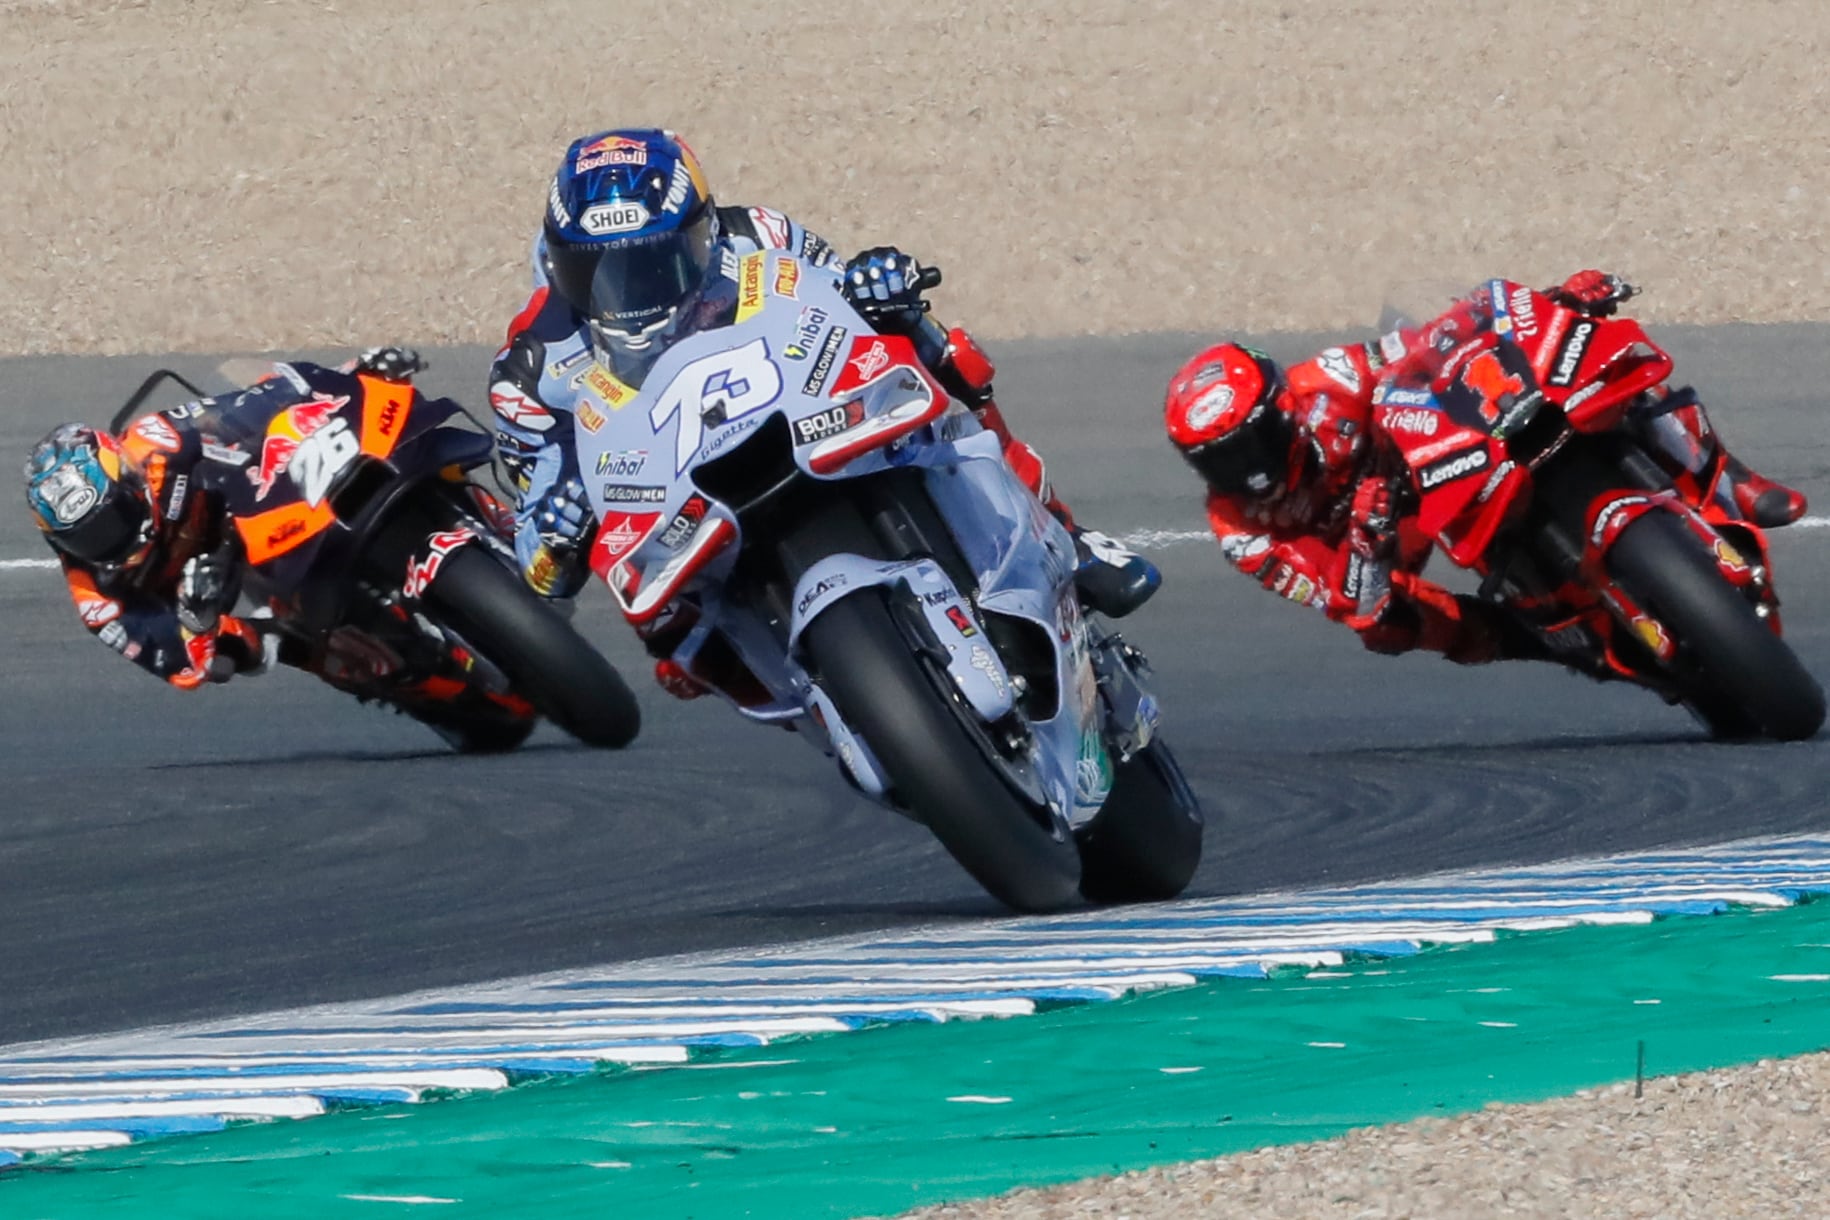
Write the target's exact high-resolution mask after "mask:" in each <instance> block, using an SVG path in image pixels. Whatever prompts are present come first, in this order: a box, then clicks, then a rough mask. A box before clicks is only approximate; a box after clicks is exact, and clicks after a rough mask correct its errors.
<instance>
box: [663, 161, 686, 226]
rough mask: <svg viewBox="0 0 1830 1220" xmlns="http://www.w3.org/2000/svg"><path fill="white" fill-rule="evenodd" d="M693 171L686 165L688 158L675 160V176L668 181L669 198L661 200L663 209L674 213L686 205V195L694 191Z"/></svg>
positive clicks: (670, 213)
mask: <svg viewBox="0 0 1830 1220" xmlns="http://www.w3.org/2000/svg"><path fill="white" fill-rule="evenodd" d="M692 189H693V171H692V170H690V169H688V168H687V166H686V158H684V157H682V158H681V159H680V160H678V161H675V162H674V174H673V177H672V178H670V179H669V180H668V183H667V198H666V199H663V200H662V201H661V210H662V211H663V212H666V213H668V214H669V215H672V214H673V213H675V212H678V211H679V210H680V209H681V208H683V207H685V206H686V197H687V196H688V195H690V194H691V193H692Z"/></svg>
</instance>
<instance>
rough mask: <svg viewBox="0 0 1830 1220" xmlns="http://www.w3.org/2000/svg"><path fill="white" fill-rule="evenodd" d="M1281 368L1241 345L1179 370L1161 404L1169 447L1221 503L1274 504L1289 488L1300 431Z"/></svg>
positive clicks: (1214, 350) (1219, 348) (1221, 348)
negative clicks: (1237, 498)
mask: <svg viewBox="0 0 1830 1220" xmlns="http://www.w3.org/2000/svg"><path fill="white" fill-rule="evenodd" d="M1289 393H1290V391H1289V388H1288V387H1287V386H1286V385H1285V383H1284V373H1283V370H1282V369H1281V368H1279V367H1278V366H1277V363H1276V361H1274V360H1272V359H1271V358H1270V357H1269V356H1266V355H1265V354H1264V353H1263V352H1260V351H1257V350H1255V349H1253V348H1249V347H1244V346H1241V345H1240V344H1237V343H1220V344H1216V345H1215V346H1213V347H1210V348H1208V349H1207V350H1206V351H1204V352H1202V353H1200V354H1199V355H1197V356H1196V357H1194V359H1192V360H1190V361H1189V362H1188V363H1187V364H1185V365H1184V366H1182V369H1181V371H1180V372H1178V373H1177V374H1176V376H1175V379H1174V380H1173V381H1171V382H1170V383H1169V392H1168V395H1167V397H1166V398H1165V400H1164V403H1163V414H1164V426H1165V427H1166V428H1167V429H1168V431H1169V439H1170V441H1171V442H1172V443H1173V444H1174V445H1175V447H1176V448H1177V449H1178V450H1180V451H1181V454H1182V456H1183V457H1184V458H1186V459H1187V460H1188V464H1189V465H1191V466H1193V467H1194V468H1195V469H1196V470H1197V471H1199V472H1200V473H1201V477H1202V478H1203V479H1205V480H1207V485H1208V486H1209V487H1211V488H1212V489H1213V490H1215V491H1217V492H1220V493H1221V494H1223V495H1243V496H1251V497H1255V498H1257V497H1269V496H1271V495H1273V494H1275V493H1276V492H1277V491H1280V490H1282V489H1283V488H1284V487H1285V486H1287V484H1288V481H1289V478H1290V474H1291V469H1292V466H1293V461H1292V459H1293V455H1294V450H1295V446H1296V425H1295V422H1294V421H1293V420H1292V419H1291V417H1290V413H1289V411H1288V410H1286V407H1287V406H1288V401H1287V400H1288V398H1289Z"/></svg>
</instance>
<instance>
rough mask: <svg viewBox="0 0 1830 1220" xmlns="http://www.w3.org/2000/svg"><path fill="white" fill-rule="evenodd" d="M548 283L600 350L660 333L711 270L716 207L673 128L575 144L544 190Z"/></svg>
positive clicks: (633, 347)
mask: <svg viewBox="0 0 1830 1220" xmlns="http://www.w3.org/2000/svg"><path fill="white" fill-rule="evenodd" d="M545 234H546V242H545V245H546V262H547V272H548V275H549V278H550V279H551V282H552V284H553V288H554V290H555V291H556V292H558V293H559V295H560V296H561V297H562V298H563V299H564V300H565V302H566V303H567V304H568V305H570V306H571V307H572V309H573V310H574V311H575V312H577V313H579V314H582V315H584V317H585V319H586V322H587V324H588V325H589V327H590V330H591V336H592V343H593V346H594V347H596V348H597V349H598V350H599V352H600V354H613V353H617V352H619V351H630V352H639V351H642V350H644V349H647V348H648V347H650V346H651V345H653V344H654V343H655V341H656V340H657V339H660V338H663V337H665V336H666V335H667V334H668V333H669V331H670V329H671V327H672V326H673V325H674V324H675V323H677V322H678V321H679V319H680V318H681V317H682V316H684V315H685V314H686V313H687V311H688V309H689V307H690V306H691V305H692V304H693V303H694V302H695V301H696V300H697V299H698V297H699V295H700V294H701V293H703V292H704V290H705V287H706V284H707V283H708V281H709V280H710V279H711V278H712V277H713V275H714V273H715V271H716V268H717V259H716V253H715V252H716V248H717V246H718V241H719V237H720V234H719V229H718V210H717V207H716V206H715V205H714V204H713V202H712V196H711V191H710V189H709V188H708V187H707V186H706V184H705V174H704V172H703V171H702V170H701V169H700V168H699V159H698V158H697V157H695V156H694V155H693V151H692V149H690V148H688V147H687V146H686V144H685V142H684V141H682V140H680V139H679V138H678V137H677V136H675V135H674V134H673V133H672V132H668V131H660V130H654V129H631V130H622V131H606V132H603V133H601V134H599V135H594V136H586V137H584V138H583V139H580V140H574V141H573V142H572V146H571V147H570V148H568V149H567V150H566V154H565V158H564V160H562V161H561V162H560V163H559V171H558V173H557V174H556V175H555V176H554V178H553V186H552V190H551V191H550V192H549V193H548V196H547V210H546V225H545Z"/></svg>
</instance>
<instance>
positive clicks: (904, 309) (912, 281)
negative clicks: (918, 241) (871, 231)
mask: <svg viewBox="0 0 1830 1220" xmlns="http://www.w3.org/2000/svg"><path fill="white" fill-rule="evenodd" d="M939 282H940V277H939V275H938V273H936V272H934V271H931V270H924V269H923V268H922V265H921V264H920V263H918V262H916V261H915V260H914V259H913V258H911V257H909V256H908V255H907V254H904V253H903V252H902V251H901V250H898V249H897V248H896V247H895V246H873V247H872V248H871V249H869V250H866V251H864V252H863V253H861V254H857V255H854V256H853V257H852V259H851V261H850V262H848V263H846V264H845V299H846V301H848V302H849V303H850V304H851V307H852V308H853V309H856V310H857V311H858V312H859V313H861V314H863V315H864V319H865V321H867V322H869V323H870V324H871V325H872V326H875V327H877V328H879V329H883V330H890V331H908V330H913V329H914V328H915V324H916V323H917V322H919V321H920V320H921V315H922V314H924V313H926V312H927V309H928V303H927V302H926V301H925V300H923V299H922V296H921V294H922V293H923V292H924V291H925V290H926V289H928V288H930V287H932V286H933V285H934V284H937V283H939Z"/></svg>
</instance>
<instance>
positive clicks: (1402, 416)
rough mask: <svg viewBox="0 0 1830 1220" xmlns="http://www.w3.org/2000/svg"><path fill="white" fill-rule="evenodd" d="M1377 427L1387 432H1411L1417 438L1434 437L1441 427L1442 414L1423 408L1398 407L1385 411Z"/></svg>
mask: <svg viewBox="0 0 1830 1220" xmlns="http://www.w3.org/2000/svg"><path fill="white" fill-rule="evenodd" d="M1379 426H1380V427H1382V428H1384V429H1385V430H1386V431H1387V432H1412V433H1415V434H1416V435H1418V436H1435V435H1436V429H1438V428H1440V427H1441V426H1442V412H1440V411H1431V410H1427V409H1425V408H1423V407H1399V408H1397V409H1396V410H1392V411H1387V412H1386V413H1385V415H1384V417H1383V418H1382V419H1380V420H1379Z"/></svg>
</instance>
